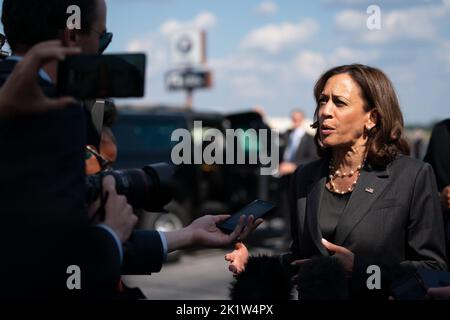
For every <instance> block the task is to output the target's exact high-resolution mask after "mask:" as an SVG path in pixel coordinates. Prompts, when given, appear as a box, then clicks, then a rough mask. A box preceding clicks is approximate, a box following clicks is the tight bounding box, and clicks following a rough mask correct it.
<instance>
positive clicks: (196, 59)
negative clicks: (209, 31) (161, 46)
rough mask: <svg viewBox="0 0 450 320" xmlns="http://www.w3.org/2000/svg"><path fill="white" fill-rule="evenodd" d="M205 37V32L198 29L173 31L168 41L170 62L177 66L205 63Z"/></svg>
mask: <svg viewBox="0 0 450 320" xmlns="http://www.w3.org/2000/svg"><path fill="white" fill-rule="evenodd" d="M205 38H206V36H205V33H204V32H203V31H200V30H183V31H179V32H176V33H174V35H173V36H172V37H171V41H170V53H171V57H172V63H173V64H174V65H175V66H178V67H181V66H191V67H192V66H199V65H203V64H205V63H206V53H205V51H206V50H205V42H206V40H205Z"/></svg>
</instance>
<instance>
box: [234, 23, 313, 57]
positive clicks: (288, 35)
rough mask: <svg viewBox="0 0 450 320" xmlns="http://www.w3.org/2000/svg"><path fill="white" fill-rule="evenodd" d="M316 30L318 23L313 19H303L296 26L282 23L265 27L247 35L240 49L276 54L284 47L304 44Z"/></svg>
mask: <svg viewBox="0 0 450 320" xmlns="http://www.w3.org/2000/svg"><path fill="white" fill-rule="evenodd" d="M318 28H319V25H318V23H317V22H316V21H315V20H313V19H305V20H303V21H302V22H299V23H297V24H294V23H290V22H284V23H282V24H271V25H267V26H264V27H261V28H258V29H255V30H253V31H251V32H250V33H249V34H247V35H246V36H245V37H244V39H243V40H242V42H241V48H244V49H255V50H263V51H265V52H267V53H272V54H276V53H279V52H280V51H282V50H283V49H285V48H286V47H289V46H292V45H295V44H299V43H303V42H306V41H307V40H309V39H310V38H311V37H312V36H313V35H314V34H315V33H316V32H317V30H318Z"/></svg>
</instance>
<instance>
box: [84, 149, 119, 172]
mask: <svg viewBox="0 0 450 320" xmlns="http://www.w3.org/2000/svg"><path fill="white" fill-rule="evenodd" d="M86 151H87V153H88V154H90V155H92V156H94V157H95V158H96V159H97V161H98V163H99V165H100V168H101V170H102V171H108V170H111V169H112V166H113V164H114V162H112V161H110V160H108V159H106V158H105V157H104V156H102V155H101V154H100V153H99V152H97V150H95V148H93V147H92V146H86Z"/></svg>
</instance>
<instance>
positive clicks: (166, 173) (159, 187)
mask: <svg viewBox="0 0 450 320" xmlns="http://www.w3.org/2000/svg"><path fill="white" fill-rule="evenodd" d="M173 174H174V167H173V166H172V165H169V164H167V163H156V164H151V165H147V166H145V167H143V168H142V169H126V170H114V171H102V172H100V173H98V174H96V175H91V176H87V177H86V200H87V203H88V204H91V203H93V202H94V201H95V200H96V199H97V198H98V197H99V196H100V194H101V192H102V180H103V178H104V177H105V176H108V175H110V176H112V177H114V179H115V181H116V191H117V193H118V194H121V195H124V196H125V197H126V198H127V200H128V203H129V204H130V205H131V206H132V207H133V208H134V209H144V210H146V211H161V210H162V208H163V207H164V206H165V205H166V204H167V203H169V202H170V200H171V199H172V185H171V183H172V177H173Z"/></svg>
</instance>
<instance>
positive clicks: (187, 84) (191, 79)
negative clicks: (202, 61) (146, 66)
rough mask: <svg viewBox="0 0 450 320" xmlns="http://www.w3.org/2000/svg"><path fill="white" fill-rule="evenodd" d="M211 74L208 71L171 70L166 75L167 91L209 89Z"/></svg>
mask: <svg viewBox="0 0 450 320" xmlns="http://www.w3.org/2000/svg"><path fill="white" fill-rule="evenodd" d="M211 86H212V74H211V71H209V70H172V71H170V72H168V73H167V75H166V87H167V88H168V89H169V90H194V89H201V88H210V87H211Z"/></svg>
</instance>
